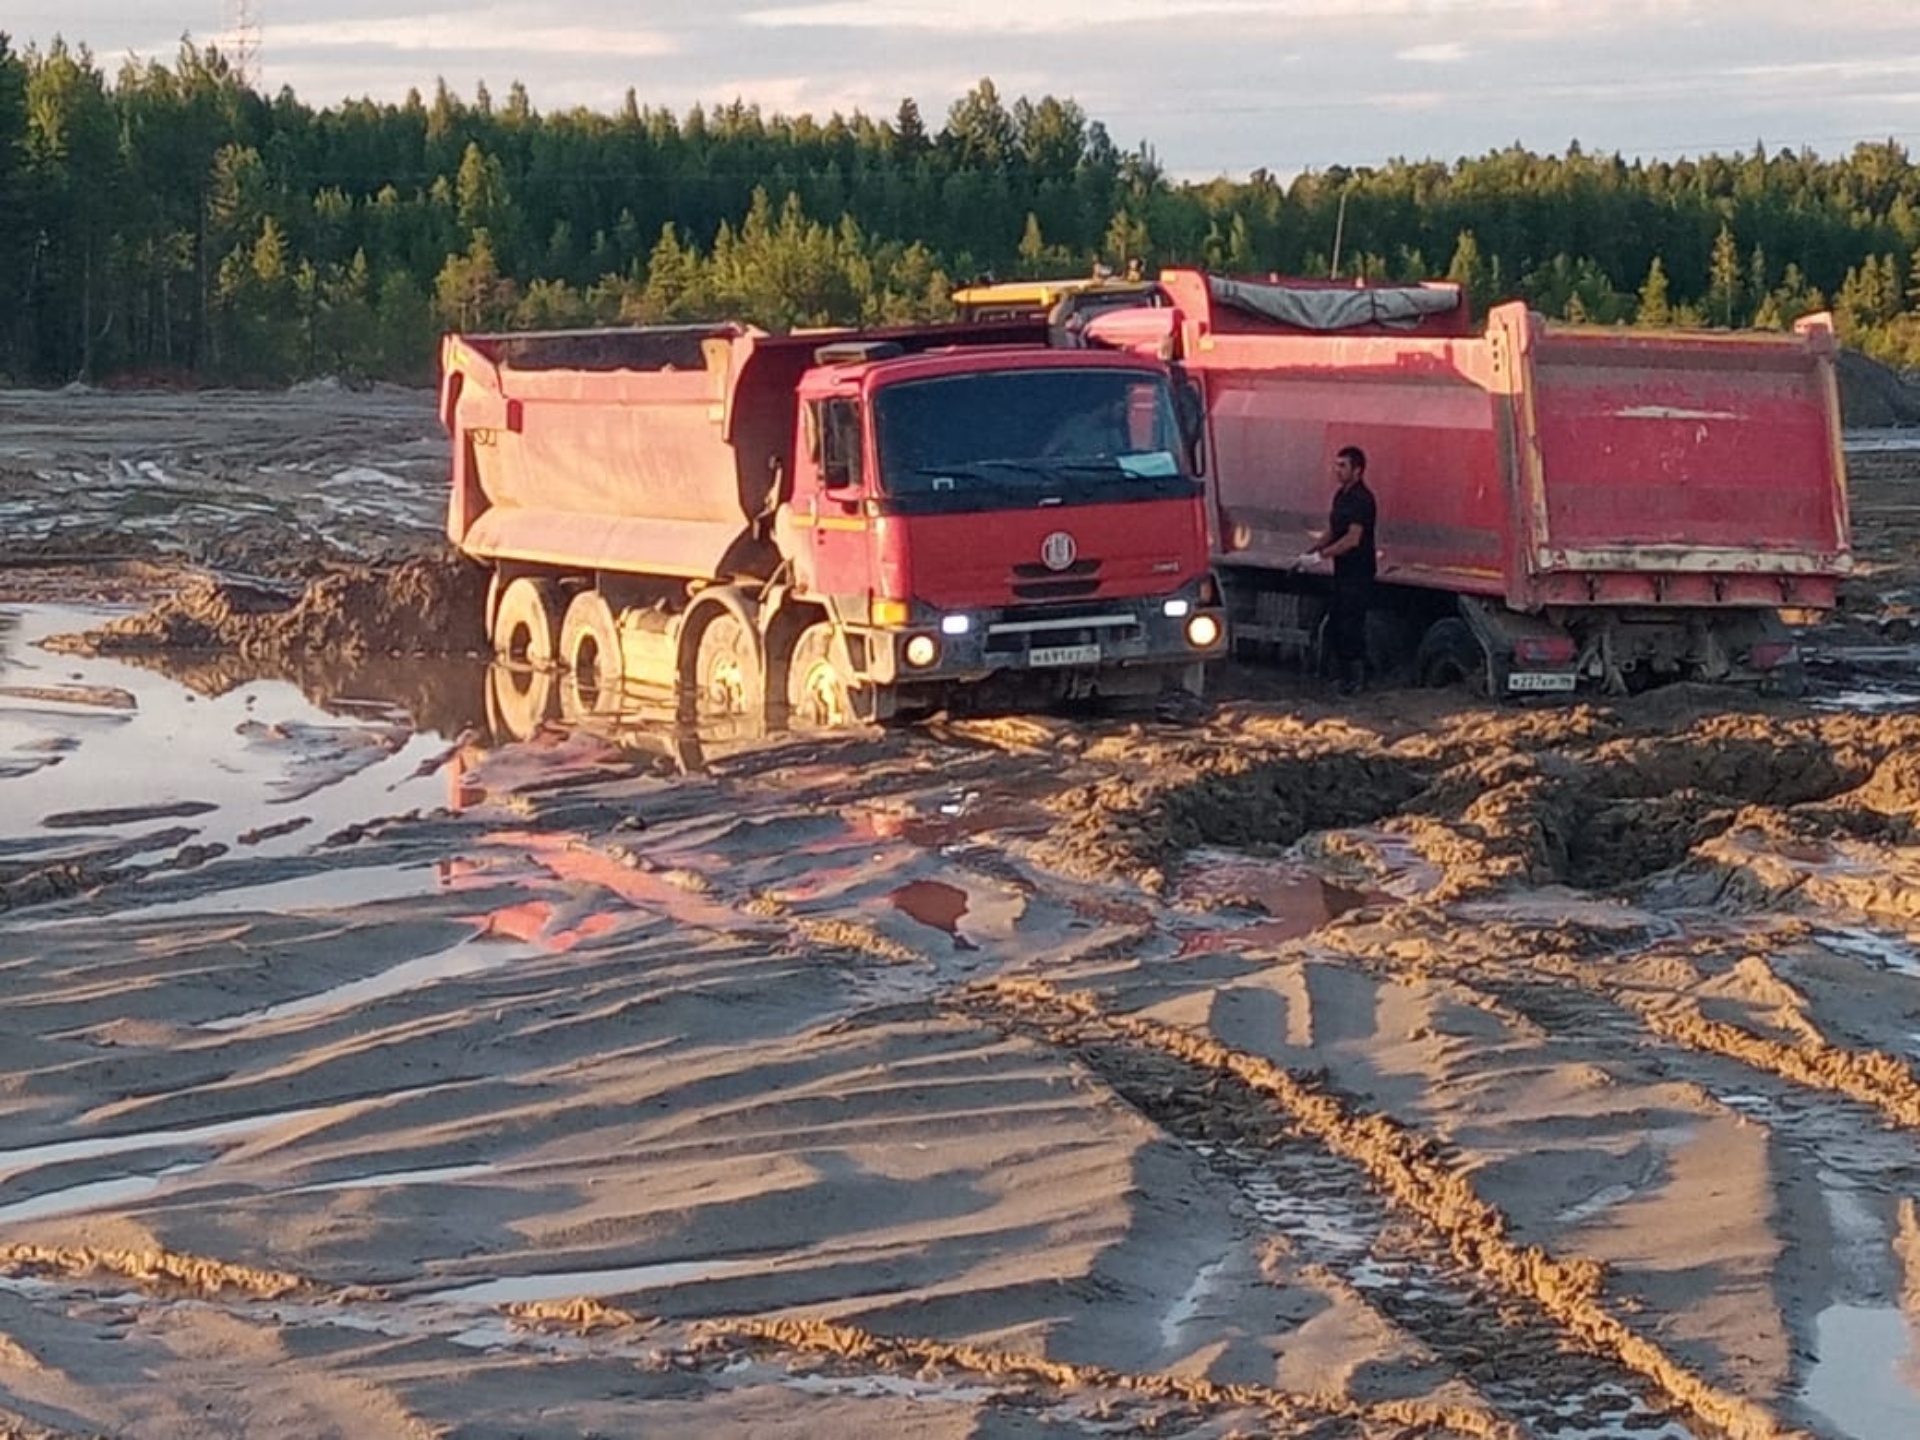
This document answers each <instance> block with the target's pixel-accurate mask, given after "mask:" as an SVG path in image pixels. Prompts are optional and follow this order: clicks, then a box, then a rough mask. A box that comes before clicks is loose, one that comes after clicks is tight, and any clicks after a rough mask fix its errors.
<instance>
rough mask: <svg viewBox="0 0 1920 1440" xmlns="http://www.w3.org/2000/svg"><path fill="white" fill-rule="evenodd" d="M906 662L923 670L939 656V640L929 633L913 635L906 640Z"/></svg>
mask: <svg viewBox="0 0 1920 1440" xmlns="http://www.w3.org/2000/svg"><path fill="white" fill-rule="evenodd" d="M906 657H907V664H909V665H911V666H913V667H914V668H915V669H916V670H924V669H926V668H927V667H928V666H929V665H931V664H933V662H934V661H936V660H938V659H939V658H940V642H939V641H938V640H936V639H934V638H933V636H931V635H914V636H910V637H909V638H908V640H907V648H906Z"/></svg>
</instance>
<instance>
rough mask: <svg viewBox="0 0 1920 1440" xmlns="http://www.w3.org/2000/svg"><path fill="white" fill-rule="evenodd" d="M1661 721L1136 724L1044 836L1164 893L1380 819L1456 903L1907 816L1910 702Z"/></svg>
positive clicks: (1611, 884)
mask: <svg viewBox="0 0 1920 1440" xmlns="http://www.w3.org/2000/svg"><path fill="white" fill-rule="evenodd" d="M1663 718H1664V715H1662V716H1660V717H1657V718H1656V719H1655V722H1654V723H1651V724H1650V723H1647V720H1646V718H1644V717H1634V718H1629V717H1628V715H1627V714H1626V713H1625V712H1609V711H1607V710H1605V709H1604V708H1602V707H1583V708H1581V709H1577V710H1573V711H1568V712H1562V713H1558V714H1555V715H1550V716H1548V715H1542V714H1539V713H1534V714H1525V713H1523V714H1500V713H1496V712H1479V713H1474V714H1463V715H1462V716H1461V717H1460V719H1459V721H1458V723H1449V724H1446V725H1443V726H1437V727H1435V728H1433V729H1432V730H1429V731H1428V732H1426V733H1422V734H1418V735H1413V736H1408V737H1406V738H1403V739H1401V740H1398V741H1390V740H1384V739H1383V738H1382V737H1380V736H1378V735H1373V734H1368V733H1366V732H1364V731H1359V730H1354V729H1349V728H1346V727H1345V726H1342V725H1339V724H1337V723H1335V722H1325V723H1323V724H1321V725H1319V726H1313V725H1303V724H1299V723H1298V722H1294V723H1292V724H1279V723H1268V724H1266V725H1264V726H1263V725H1260V724H1257V723H1254V722H1253V720H1252V719H1251V718H1250V717H1246V716H1238V715H1236V716H1233V717H1231V718H1230V719H1229V720H1228V721H1227V722H1225V723H1226V726H1227V730H1225V731H1223V732H1222V733H1221V734H1219V735H1215V736H1213V737H1211V738H1210V739H1208V740H1196V739H1192V738H1186V739H1180V740H1163V739H1161V738H1159V737H1156V736H1153V735H1151V734H1147V733H1136V734H1134V735H1131V736H1128V737H1126V742H1125V746H1124V749H1125V763H1124V764H1123V765H1122V766H1120V767H1119V768H1118V770H1117V771H1116V772H1115V773H1109V774H1107V775H1104V776H1101V777H1100V778H1098V779H1095V780H1092V781H1089V782H1087V783H1083V784H1080V785H1077V786H1074V787H1072V788H1071V789H1069V790H1067V791H1064V792H1062V793H1061V794H1060V795H1059V796H1057V797H1056V798H1055V799H1054V801H1053V802H1051V805H1050V808H1051V809H1053V811H1054V812H1055V814H1056V816H1057V820H1056V823H1055V825H1054V827H1053V829H1052V830H1051V831H1050V833H1049V834H1048V836H1047V837H1046V839H1045V840H1044V841H1043V842H1042V843H1041V849H1042V850H1043V852H1044V854H1045V858H1046V859H1047V861H1048V862H1049V863H1051V864H1054V865H1057V866H1060V867H1061V868H1063V869H1066V870H1068V871H1069V872H1071V873H1076V874H1080V875H1087V876H1100V875H1116V876H1122V877H1125V878H1127V879H1130V880H1132V881H1134V882H1136V883H1140V884H1144V885H1146V886H1147V887H1148V888H1150V889H1164V888H1165V887H1166V885H1167V884H1168V881H1169V877H1170V875H1171V872H1172V870H1173V869H1174V867H1175V866H1176V864H1177V863H1178V859H1179V857H1180V856H1181V855H1183V854H1185V853H1186V852H1188V851H1191V850H1194V849H1197V848H1201V847H1205V846H1221V847H1227V848H1233V849H1250V848H1260V847H1264V846H1273V847H1284V846H1288V845H1292V844H1294V843H1296V842H1297V841H1299V840H1301V839H1303V838H1304V837H1306V836H1307V835H1309V834H1311V833H1313V832H1315V831H1322V830H1332V829H1340V828H1343V827H1361V828H1377V829H1380V830H1384V831H1387V832H1391V833H1397V834H1399V835H1401V836H1403V837H1405V838H1406V839H1407V840H1409V841H1411V842H1412V844H1413V846H1414V847H1415V849H1416V850H1417V851H1418V852H1419V853H1420V855H1421V856H1422V857H1423V858H1424V859H1425V860H1426V861H1428V862H1429V863H1431V864H1433V865H1435V866H1437V867H1438V868H1439V870H1440V872H1441V875H1442V877H1443V878H1442V880H1441V883H1440V884H1439V886H1438V887H1437V890H1436V894H1435V898H1438V899H1455V898H1463V897H1467V896H1472V895H1484V894H1488V893H1490V892H1493V891H1497V890H1501V889H1504V888H1506V887H1509V886H1513V885H1554V884H1558V885H1570V886H1574V887H1576V888H1580V889H1586V890H1594V891H1606V892H1619V891H1626V890H1630V889H1634V888H1636V887H1638V886H1640V885H1641V884H1642V883H1643V882H1646V881H1648V880H1651V879H1652V878H1653V877H1655V876H1658V875H1661V874H1663V873H1666V872H1670V871H1672V870H1674V869H1675V868H1676V867H1680V866H1683V865H1686V864H1687V863H1688V862H1689V861H1690V860H1691V859H1693V858H1695V857H1696V856H1698V855H1700V854H1701V853H1702V851H1703V849H1705V848H1710V847H1711V846H1712V845H1713V843H1714V842H1716V841H1718V840H1719V839H1721V838H1722V837H1724V836H1727V835H1729V834H1730V833H1732V832H1735V831H1741V832H1744V833H1749V834H1758V835H1772V836H1775V837H1777V838H1778V840H1779V842H1780V843H1782V844H1784V845H1789V846H1792V847H1799V848H1821V847H1830V846H1831V845H1835V844H1846V843H1849V842H1866V843H1872V844H1887V843H1892V844H1903V843H1907V842H1908V841H1909V840H1910V838H1911V836H1912V834H1913V832H1914V822H1915V817H1916V814H1917V813H1920V810H1917V807H1920V761H1916V760H1915V759H1914V758H1912V757H1913V756H1915V755H1916V754H1920V718H1916V717H1884V718H1875V717H1868V716H1852V715H1840V716H1830V717H1822V718H1818V719H1813V718H1798V719H1785V718H1783V717H1781V716H1778V715H1769V714H1764V713H1760V714H1725V715H1718V716H1712V717H1708V718H1705V719H1702V720H1699V721H1696V722H1695V723H1693V724H1691V725H1687V726H1684V727H1682V728H1680V729H1678V730H1674V731H1670V730H1668V729H1667V727H1666V726H1665V725H1664V724H1662V723H1659V721H1660V719H1663ZM1219 723H1221V722H1218V721H1216V724H1219ZM1229 731H1230V733H1228V732H1229ZM1256 736H1258V737H1259V738H1256ZM1112 748H1113V746H1112V744H1111V742H1103V743H1102V744H1099V745H1095V746H1092V747H1089V749H1088V750H1087V752H1086V757H1085V758H1087V759H1090V760H1095V761H1098V760H1101V759H1110V758H1117V757H1116V756H1114V755H1110V754H1108V753H1107V752H1108V751H1109V750H1111V749H1112Z"/></svg>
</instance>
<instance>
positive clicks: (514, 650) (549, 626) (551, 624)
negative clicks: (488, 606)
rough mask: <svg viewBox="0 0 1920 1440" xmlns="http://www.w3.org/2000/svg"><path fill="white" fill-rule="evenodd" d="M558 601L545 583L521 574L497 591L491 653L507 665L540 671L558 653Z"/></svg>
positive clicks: (552, 590) (548, 664)
mask: <svg viewBox="0 0 1920 1440" xmlns="http://www.w3.org/2000/svg"><path fill="white" fill-rule="evenodd" d="M559 613H560V601H559V596H558V594H557V593H556V592H555V590H554V586H553V583H552V582H551V581H549V580H536V579H534V578H533V577H532V576H530V575H522V576H520V577H519V578H518V579H516V580H510V581H508V582H507V585H506V587H505V588H504V589H502V590H501V591H500V600H499V603H498V604H497V605H496V606H494V610H493V634H492V635H491V636H490V637H489V638H490V639H491V640H492V641H493V653H494V655H495V656H496V657H497V658H499V659H500V660H502V661H504V662H505V663H507V664H508V665H530V666H533V667H534V668H535V669H541V670H544V669H546V668H547V667H549V666H551V665H552V664H553V663H554V660H555V658H556V657H557V656H558V654H559V653H560V651H559V636H560V622H559Z"/></svg>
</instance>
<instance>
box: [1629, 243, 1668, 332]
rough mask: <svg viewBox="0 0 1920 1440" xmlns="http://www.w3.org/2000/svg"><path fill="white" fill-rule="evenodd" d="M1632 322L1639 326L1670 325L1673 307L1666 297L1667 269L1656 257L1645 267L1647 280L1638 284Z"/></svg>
mask: <svg viewBox="0 0 1920 1440" xmlns="http://www.w3.org/2000/svg"><path fill="white" fill-rule="evenodd" d="M1634 321H1635V323H1636V324H1640V325H1650V326H1662V325H1671V324H1673V323H1674V321H1673V306H1672V304H1671V303H1670V301H1669V300H1668V297H1667V267H1666V266H1664V265H1662V264H1661V263H1660V257H1659V256H1658V255H1656V256H1654V257H1653V262H1652V263H1651V264H1650V265H1648V266H1647V278H1646V279H1645V280H1643V281H1641V282H1640V294H1639V303H1638V305H1637V306H1636V307H1635V310H1634Z"/></svg>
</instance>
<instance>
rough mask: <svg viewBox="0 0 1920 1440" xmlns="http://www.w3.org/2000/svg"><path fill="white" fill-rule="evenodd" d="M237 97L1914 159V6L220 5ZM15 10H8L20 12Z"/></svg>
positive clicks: (819, 0)
mask: <svg viewBox="0 0 1920 1440" xmlns="http://www.w3.org/2000/svg"><path fill="white" fill-rule="evenodd" d="M241 3H242V0H190V3H177V0H59V3H55V0H8V4H7V6H6V11H5V14H4V15H0V32H5V33H7V34H9V35H10V36H11V37H12V43H13V46H14V48H15V49H16V50H25V49H26V48H28V47H29V46H38V47H39V48H41V49H42V50H44V49H45V48H46V47H47V46H48V45H49V44H51V42H52V41H53V40H54V38H55V37H56V36H58V37H62V38H64V39H65V40H66V42H67V43H68V45H69V46H70V47H76V48H77V47H78V46H81V45H85V46H86V47H87V48H88V49H90V50H91V51H92V52H93V55H94V57H95V59H96V61H97V62H98V63H99V64H100V65H101V67H102V68H103V69H105V70H106V72H107V73H108V74H109V76H111V75H112V74H113V73H114V72H116V71H117V70H118V69H119V67H120V64H121V62H122V61H124V60H125V59H126V58H127V57H129V56H134V57H137V58H139V59H140V60H143V61H144V60H159V61H161V62H163V63H171V61H172V60H173V57H174V56H175V54H176V52H177V50H178V47H179V44H180V40H181V38H182V37H183V36H190V37H191V38H192V39H193V40H194V42H195V43H196V44H200V45H207V44H222V45H223V48H227V49H229V52H230V53H232V49H233V47H230V46H226V45H224V44H223V41H224V40H225V39H226V37H227V36H229V35H230V34H231V33H232V25H233V21H234V17H235V15H236V14H237V12H238V11H239V8H240V5H241ZM245 3H246V4H247V5H248V7H249V9H250V11H251V15H252V19H253V22H254V26H255V28H256V30H257V34H258V39H259V46H258V52H257V61H256V63H255V65H254V68H253V71H252V72H251V75H252V80H253V83H254V85H255V86H256V88H258V89H261V90H262V91H264V92H265V93H268V94H273V93H276V92H278V91H279V90H280V89H281V87H283V86H290V87H292V89H293V91H294V93H295V94H296V95H297V96H298V97H299V98H300V99H301V100H302V101H303V102H305V103H307V104H308V105H311V106H313V107H315V108H322V107H325V106H329V105H334V104H338V103H339V102H340V101H342V100H345V99H352V98H358V97H361V96H370V97H371V98H373V99H375V100H385V101H399V100H401V99H403V98H404V97H405V95H406V93H407V90H408V89H409V88H410V87H414V88H418V89H419V90H420V91H421V92H422V94H424V95H428V96H431V94H432V93H433V89H434V86H435V84H436V83H437V82H438V81H440V80H444V81H445V82H446V84H447V86H448V87H449V89H451V90H452V91H454V92H455V93H456V94H458V95H460V96H462V97H463V98H466V99H469V100H471V99H472V98H473V97H474V95H475V93H476V90H477V87H478V86H479V85H481V84H483V83H484V84H485V86H486V87H487V89H488V91H489V92H490V93H491V94H492V96H493V98H494V100H495V102H496V103H499V102H502V101H504V99H505V97H506V94H507V90H508V87H509V86H510V85H511V84H512V82H514V81H515V80H518V81H520V82H521V83H522V84H524V85H525V86H526V88H527V92H528V95H529V97H530V99H531V101H532V104H533V107H534V108H535V109H536V110H537V111H539V112H541V113H550V112H553V111H558V110H566V109H571V108H573V107H575V106H585V107H587V108H589V109H593V110H600V111H608V112H611V111H613V110H616V109H617V108H618V107H619V106H620V104H621V102H622V100H623V98H624V96H625V94H626V92H627V91H628V90H629V89H631V90H632V91H633V92H634V94H635V97H636V98H637V99H638V101H639V103H640V104H641V105H642V106H644V107H651V108H654V109H667V110H671V111H673V112H675V113H676V114H680V115H684V114H685V112H686V111H687V109H688V108H689V107H691V106H693V105H694V104H696V103H697V104H703V105H707V106H710V107H711V106H713V105H719V104H726V103H729V102H731V101H733V100H743V101H746V102H748V103H749V104H755V105H758V106H759V107H760V109H761V111H762V112H763V113H765V114H768V115H772V114H776V113H778V114H786V115H799V114H811V115H813V116H814V117H815V118H816V119H822V120H824V119H826V118H827V117H828V116H829V115H831V114H833V113H834V112H836V111H837V112H839V113H841V114H843V115H850V114H852V113H853V112H854V111H856V110H857V111H861V112H864V113H865V114H867V115H869V116H871V117H874V118H876V119H881V118H888V119H890V118H891V117H892V116H893V115H894V113H895V112H896V111H897V110H898V108H899V105H900V102H901V101H902V100H903V99H905V98H908V97H911V98H912V99H913V100H914V101H915V102H916V103H917V104H918V106H919V107H920V112H921V115H922V116H923V117H924V119H925V121H926V123H927V126H928V128H929V129H930V130H937V129H939V128H940V126H941V125H942V124H943V123H944V122H945V118H946V115H947V112H948V109H949V108H950V107H951V106H952V105H953V104H954V102H955V101H957V100H959V99H960V98H961V97H962V96H964V95H965V94H966V93H967V92H968V91H969V90H970V89H972V88H973V87H974V86H975V85H976V84H978V82H979V81H980V80H981V79H982V78H991V79H992V81H993V83H994V86H995V88H996V89H997V90H998V91H999V93H1000V96H1001V99H1002V100H1003V102H1005V103H1007V104H1008V105H1011V104H1012V103H1013V102H1014V101H1015V100H1016V99H1018V98H1020V97H1022V96H1024V97H1026V98H1028V99H1030V100H1036V101H1037V100H1039V99H1041V98H1043V97H1045V96H1048V95H1052V96H1054V97H1056V98H1059V99H1062V100H1073V101H1076V102H1078V104H1079V105H1080V106H1081V108H1082V109H1083V110H1084V111H1085V112H1086V114H1087V115H1088V117H1089V118H1090V119H1093V120H1098V121H1100V122H1101V123H1102V124H1104V125H1105V126H1106V129H1107V132H1108V134H1109V135H1110V136H1111V137H1112V139H1113V140H1114V142H1115V143H1116V144H1118V145H1119V146H1121V147H1122V148H1124V149H1137V148H1141V147H1150V148H1151V150H1152V152H1153V154H1154V155H1155V157H1156V158H1157V159H1158V161H1159V162H1160V164H1161V166H1162V167H1163V168H1164V169H1165V171H1166V172H1167V173H1168V174H1169V175H1171V176H1173V177H1174V178H1176V179H1182V180H1204V179H1208V178H1211V177H1213V176H1219V175H1224V176H1228V177H1230V178H1233V179H1245V178H1246V177H1247V176H1248V175H1250V174H1251V173H1252V172H1253V171H1254V170H1256V169H1265V170H1267V171H1268V172H1270V173H1272V174H1275V175H1278V176H1280V177H1282V178H1290V177H1292V176H1293V175H1296V174H1299V173H1301V172H1302V171H1308V170H1324V169H1326V168H1327V167H1329V166H1333V165H1346V166H1359V165H1375V164H1380V163H1382V162H1384V161H1386V160H1389V159H1393V158H1396V157H1398V158H1408V159H1427V158H1431V159H1439V160H1443V161H1452V160H1456V159H1459V158H1461V157H1463V156H1473V155H1481V154H1485V153H1486V152H1488V151H1490V150H1495V149H1498V148H1500V147H1502V146H1505V145H1510V144H1514V143H1518V144H1520V145H1523V146H1525V147H1527V148H1528V149H1531V150H1534V151H1542V152H1556V153H1557V152H1560V151H1563V150H1565V149H1566V148H1567V146H1568V145H1569V144H1570V143H1572V142H1576V141H1577V142H1578V143H1579V144H1580V145H1581V147H1582V148H1584V149H1585V150H1587V151H1589V152H1590V153H1614V152H1618V153H1621V154H1623V155H1626V156H1627V157H1629V158H1651V157H1667V158H1678V157H1680V156H1685V155H1701V154H1705V153H1708V152H1711V151H1718V152H1721V153H1728V152H1733V151H1748V150H1751V149H1752V148H1753V146H1754V145H1755V144H1756V143H1759V144H1762V145H1764V146H1765V147H1766V149H1767V150H1768V151H1769V152H1772V151H1776V150H1779V149H1782V148H1785V149H1790V150H1799V149H1802V148H1806V149H1811V150H1813V151H1814V152H1816V153H1818V154H1821V155H1827V156H1842V155H1845V154H1847V153H1848V152H1849V151H1851V150H1852V148H1853V147H1854V145H1855V144H1857V143H1860V142H1874V141H1884V140H1887V139H1894V140H1896V141H1898V142H1900V143H1901V144H1903V145H1905V146H1906V147H1907V149H1908V151H1909V153H1911V154H1915V155H1916V156H1920V0H1817V3H1816V0H584V3H574V4H569V5H565V6H558V5H554V4H551V3H525V4H480V3H475V4H469V5H453V4H450V3H444V0H441V3H435V0H426V3H422V0H245ZM23 4H24V9H23Z"/></svg>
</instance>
